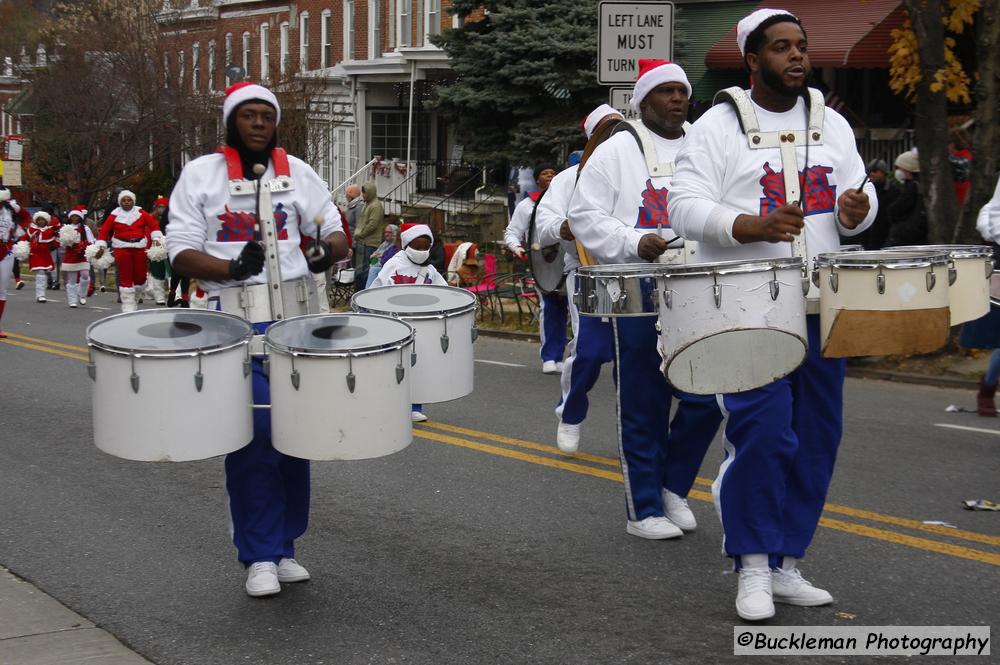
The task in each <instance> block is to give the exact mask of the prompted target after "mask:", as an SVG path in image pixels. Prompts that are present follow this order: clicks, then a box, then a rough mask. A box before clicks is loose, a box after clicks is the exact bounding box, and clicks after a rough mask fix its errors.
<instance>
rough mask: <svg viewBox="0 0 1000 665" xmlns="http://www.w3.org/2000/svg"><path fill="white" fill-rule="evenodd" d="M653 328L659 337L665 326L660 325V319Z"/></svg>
mask: <svg viewBox="0 0 1000 665" xmlns="http://www.w3.org/2000/svg"><path fill="white" fill-rule="evenodd" d="M653 327H654V328H655V329H656V334H657V335H658V334H660V333H661V332H663V326H661V325H660V320H659V319H657V320H656V323H654V324H653Z"/></svg>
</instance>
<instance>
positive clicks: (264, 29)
mask: <svg viewBox="0 0 1000 665" xmlns="http://www.w3.org/2000/svg"><path fill="white" fill-rule="evenodd" d="M270 78H271V26H270V25H268V24H267V23H261V24H260V80H262V81H267V80H268V79H270Z"/></svg>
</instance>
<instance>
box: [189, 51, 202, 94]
mask: <svg viewBox="0 0 1000 665" xmlns="http://www.w3.org/2000/svg"><path fill="white" fill-rule="evenodd" d="M200 78H201V43H200V42H195V43H194V44H191V92H194V93H197V92H198V86H199V84H200V83H201V81H200V80H199V79H200Z"/></svg>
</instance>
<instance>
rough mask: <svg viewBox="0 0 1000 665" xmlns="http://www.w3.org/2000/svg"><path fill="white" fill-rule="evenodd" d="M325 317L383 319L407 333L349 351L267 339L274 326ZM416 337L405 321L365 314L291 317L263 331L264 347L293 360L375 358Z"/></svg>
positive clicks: (334, 313)
mask: <svg viewBox="0 0 1000 665" xmlns="http://www.w3.org/2000/svg"><path fill="white" fill-rule="evenodd" d="M326 316H361V317H366V318H367V317H371V318H378V319H385V320H387V321H395V322H397V323H402V324H403V325H404V326H406V328H407V330H409V333H408V334H407V335H406V337H404V338H402V339H400V340H397V341H395V342H386V343H384V344H372V345H368V346H362V347H359V348H357V349H350V350H347V349H345V350H337V351H334V350H324V349H303V348H298V347H291V346H285V345H284V344H279V343H278V342H274V341H272V340H271V339H269V338H268V334H269V333H270V332H271V329H272V328H274V327H275V326H280V325H283V324H286V323H289V322H291V321H297V320H298V319H305V318H312V319H315V318H318V317H326ZM415 336H416V331H415V330H414V329H413V326H411V325H410V324H409V323H407V322H406V321H402V320H400V319H398V318H396V317H392V316H383V315H381V314H368V313H365V312H330V313H329V314H303V315H302V316H293V317H290V318H287V319H285V320H283V321H276V322H274V323H272V324H271V325H270V326H268V327H267V330H265V331H264V347H265V348H266V349H269V350H273V351H274V352H275V353H277V354H279V355H283V356H292V357H294V358H364V357H366V356H376V355H382V354H384V353H387V352H390V351H398V350H399V349H404V348H406V347H407V346H409V345H411V344H413V342H414V338H415Z"/></svg>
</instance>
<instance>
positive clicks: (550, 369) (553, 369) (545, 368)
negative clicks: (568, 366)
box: [542, 360, 559, 374]
mask: <svg viewBox="0 0 1000 665" xmlns="http://www.w3.org/2000/svg"><path fill="white" fill-rule="evenodd" d="M558 373H559V367H558V365H556V361H555V360H546V361H545V362H543V363H542V374H558Z"/></svg>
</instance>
